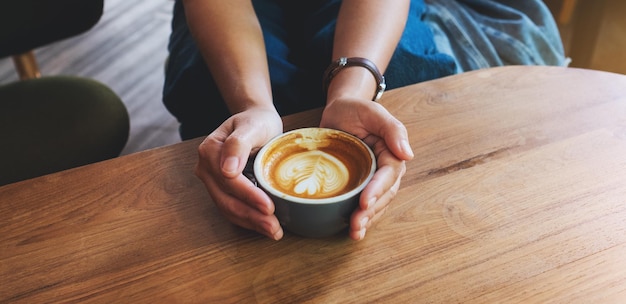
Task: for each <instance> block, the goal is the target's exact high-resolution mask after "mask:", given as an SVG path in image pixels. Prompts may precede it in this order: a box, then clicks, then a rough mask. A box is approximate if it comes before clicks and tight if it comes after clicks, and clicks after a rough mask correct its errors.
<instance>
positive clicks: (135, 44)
mask: <svg viewBox="0 0 626 304" xmlns="http://www.w3.org/2000/svg"><path fill="white" fill-rule="evenodd" d="M522 1H523V0H522ZM545 2H546V4H547V5H548V6H549V7H550V9H551V10H552V12H553V14H554V15H555V18H556V19H557V21H558V24H559V27H560V30H561V34H562V37H563V40H564V44H565V49H566V53H567V54H568V56H570V57H571V58H572V66H573V67H582V68H589V69H595V70H603V71H608V72H614V73H621V74H626V18H624V16H626V1H624V0H545ZM172 5H173V0H132V1H126V0H106V1H105V7H104V15H103V16H102V19H101V20H100V21H99V22H98V24H97V25H96V26H95V27H94V28H92V29H91V30H89V31H88V32H86V33H84V34H81V35H79V36H77V37H74V38H70V39H67V40H64V41H61V42H58V43H54V44H52V45H49V46H46V47H43V48H40V49H37V50H35V54H36V57H37V60H38V62H39V66H40V69H41V72H42V74H43V75H44V76H45V75H76V76H84V77H88V78H92V79H96V80H98V81H100V82H102V83H104V84H106V85H108V86H109V87H111V88H112V89H113V90H114V91H115V92H116V93H117V94H118V95H119V96H120V97H121V99H122V100H123V101H124V103H125V104H126V106H127V108H128V111H129V112H130V116H131V129H130V138H129V141H128V144H127V146H126V148H125V150H124V151H123V154H128V153H133V152H137V151H142V150H146V149H151V148H154V147H159V146H163V145H167V144H172V143H176V142H179V141H180V140H179V137H178V133H177V127H178V125H177V123H176V121H175V119H174V118H173V117H172V116H171V115H170V114H169V113H168V112H167V110H166V109H165V108H164V106H163V104H162V102H161V90H162V87H163V67H164V62H165V59H166V57H167V49H166V46H167V40H168V36H169V31H170V27H169V23H170V18H171V13H172ZM17 79H18V76H17V74H16V73H15V69H14V67H13V62H12V61H11V59H10V58H4V59H0V84H5V83H8V82H11V81H15V80H17Z"/></svg>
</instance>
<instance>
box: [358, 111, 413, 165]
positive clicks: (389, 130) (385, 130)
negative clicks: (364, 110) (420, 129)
mask: <svg viewBox="0 0 626 304" xmlns="http://www.w3.org/2000/svg"><path fill="white" fill-rule="evenodd" d="M375 105H376V106H373V107H370V109H371V111H372V112H370V113H369V114H368V115H367V116H366V117H367V118H365V119H366V120H368V121H371V123H366V124H365V125H366V126H376V129H375V130H370V132H371V133H372V134H375V135H377V136H380V137H382V138H383V140H384V141H385V144H386V145H387V147H388V148H389V150H391V152H392V153H393V154H394V155H395V156H396V157H397V158H399V159H402V160H411V159H412V158H413V157H414V154H413V149H412V148H411V145H410V143H409V136H408V131H407V130H406V127H405V126H404V124H402V122H401V121H400V120H398V119H397V118H395V117H394V116H393V115H391V113H389V112H388V111H387V109H385V107H383V106H382V105H380V104H375Z"/></svg>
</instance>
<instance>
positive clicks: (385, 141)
mask: <svg viewBox="0 0 626 304" xmlns="http://www.w3.org/2000/svg"><path fill="white" fill-rule="evenodd" d="M320 127H328V128H334V129H339V130H343V131H346V132H348V133H352V134H353V135H355V136H357V137H359V138H361V139H363V141H364V142H365V143H366V144H368V145H369V146H370V147H372V149H373V151H374V154H375V155H376V160H377V165H378V168H377V170H376V173H375V174H374V177H373V178H372V180H371V181H370V183H369V184H368V185H367V187H365V189H364V190H363V192H362V193H361V198H360V201H359V207H358V208H357V210H355V211H354V213H353V214H352V217H351V219H350V237H351V238H352V239H355V240H361V239H363V237H365V232H366V230H367V229H368V228H369V227H370V226H371V225H372V223H373V222H375V221H376V220H378V219H379V218H380V217H381V215H382V214H383V213H384V212H385V211H386V209H387V207H388V206H389V203H390V202H391V200H392V199H393V198H394V196H395V195H396V192H397V191H398V189H399V187H400V180H401V178H402V176H404V173H405V172H406V166H405V161H407V160H411V159H412V158H413V151H412V149H411V147H410V145H409V140H408V134H407V131H406V128H405V127H404V125H403V124H402V123H401V122H400V121H399V120H397V119H396V118H395V117H393V116H392V115H391V114H390V113H389V112H388V111H387V110H386V109H385V108H384V107H383V106H382V105H380V104H378V103H375V102H372V101H367V100H361V99H341V100H339V99H338V100H334V101H333V102H332V103H329V104H328V105H327V106H326V108H325V109H324V112H323V114H322V120H321V123H320Z"/></svg>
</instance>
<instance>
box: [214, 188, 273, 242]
mask: <svg viewBox="0 0 626 304" xmlns="http://www.w3.org/2000/svg"><path fill="white" fill-rule="evenodd" d="M202 180H203V182H204V183H205V186H206V187H207V189H209V190H210V189H215V188H216V187H219V188H220V189H221V190H226V189H228V188H230V187H231V186H235V187H236V186H237V185H228V186H224V184H219V183H217V182H216V181H215V180H214V179H211V178H208V179H202ZM227 181H228V182H227V183H226V184H243V185H239V188H238V189H240V191H238V192H237V193H236V194H237V195H233V194H232V193H229V192H228V191H209V193H210V194H211V197H212V199H213V201H214V202H215V204H216V206H217V207H218V209H219V210H220V212H222V214H224V216H225V217H226V218H227V219H228V220H229V221H231V222H232V223H233V224H235V225H238V226H241V227H243V228H246V229H250V230H254V231H257V232H259V233H261V234H264V235H266V236H268V237H270V238H272V239H275V240H278V239H280V238H281V237H282V235H283V232H282V228H281V227H280V224H279V223H278V220H277V219H276V217H275V216H274V204H273V203H272V202H271V200H270V199H269V197H267V195H265V193H263V192H262V191H261V190H260V189H259V188H257V187H256V186H254V185H252V183H251V182H250V181H249V180H247V179H246V178H245V177H242V178H236V179H233V180H227ZM250 185H251V186H250ZM259 202H260V203H259Z"/></svg>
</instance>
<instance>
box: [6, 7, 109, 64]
mask: <svg viewBox="0 0 626 304" xmlns="http://www.w3.org/2000/svg"><path fill="white" fill-rule="evenodd" d="M103 6H104V0H3V1H0V58H4V57H8V56H13V55H17V54H22V53H26V52H29V51H31V50H33V49H36V48H39V47H42V46H45V45H47V44H50V43H52V42H56V41H59V40H63V39H66V38H70V37H72V36H76V35H78V34H81V33H83V32H85V31H87V30H89V29H90V28H92V27H93V26H94V25H95V24H96V23H97V22H98V21H99V20H100V17H101V16H102V13H103Z"/></svg>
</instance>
